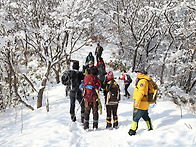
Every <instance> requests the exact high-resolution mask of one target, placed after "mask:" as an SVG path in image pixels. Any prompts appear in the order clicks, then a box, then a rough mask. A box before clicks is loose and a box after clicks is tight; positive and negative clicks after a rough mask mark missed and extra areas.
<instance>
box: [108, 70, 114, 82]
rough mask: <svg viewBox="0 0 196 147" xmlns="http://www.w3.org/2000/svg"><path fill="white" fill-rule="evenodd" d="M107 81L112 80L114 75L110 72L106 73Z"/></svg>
mask: <svg viewBox="0 0 196 147" xmlns="http://www.w3.org/2000/svg"><path fill="white" fill-rule="evenodd" d="M107 80H108V81H111V80H114V74H113V72H112V71H109V72H108V73H107Z"/></svg>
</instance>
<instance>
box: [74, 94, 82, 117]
mask: <svg viewBox="0 0 196 147" xmlns="http://www.w3.org/2000/svg"><path fill="white" fill-rule="evenodd" d="M83 100H84V97H83V98H82V100H81V102H80V103H79V106H78V108H77V110H76V113H75V115H76V114H77V112H78V110H79V109H80V107H81V104H82V101H83Z"/></svg>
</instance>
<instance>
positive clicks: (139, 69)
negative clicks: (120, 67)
mask: <svg viewBox="0 0 196 147" xmlns="http://www.w3.org/2000/svg"><path fill="white" fill-rule="evenodd" d="M135 72H136V73H137V74H145V75H146V74H147V72H146V71H145V69H144V68H143V67H138V68H136V69H135Z"/></svg>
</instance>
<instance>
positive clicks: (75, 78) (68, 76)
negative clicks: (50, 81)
mask: <svg viewBox="0 0 196 147" xmlns="http://www.w3.org/2000/svg"><path fill="white" fill-rule="evenodd" d="M83 79H84V75H83V73H82V72H80V71H75V70H69V71H68V72H64V74H63V76H62V78H61V80H62V84H63V85H69V86H70V90H71V91H79V85H80V84H81V80H83Z"/></svg>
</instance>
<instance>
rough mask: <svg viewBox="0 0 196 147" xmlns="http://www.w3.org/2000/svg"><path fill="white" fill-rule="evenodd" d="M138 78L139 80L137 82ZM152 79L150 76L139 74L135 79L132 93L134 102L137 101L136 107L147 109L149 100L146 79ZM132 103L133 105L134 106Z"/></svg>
mask: <svg viewBox="0 0 196 147" xmlns="http://www.w3.org/2000/svg"><path fill="white" fill-rule="evenodd" d="M138 79H140V80H139V82H137V81H138ZM147 80H148V81H150V80H152V79H151V77H149V76H147V75H144V74H141V75H138V78H137V79H136V85H135V89H134V93H133V100H134V104H135V103H138V107H136V108H138V109H141V110H148V108H149V102H148V101H147V95H148V81H147ZM134 104H133V106H134Z"/></svg>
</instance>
